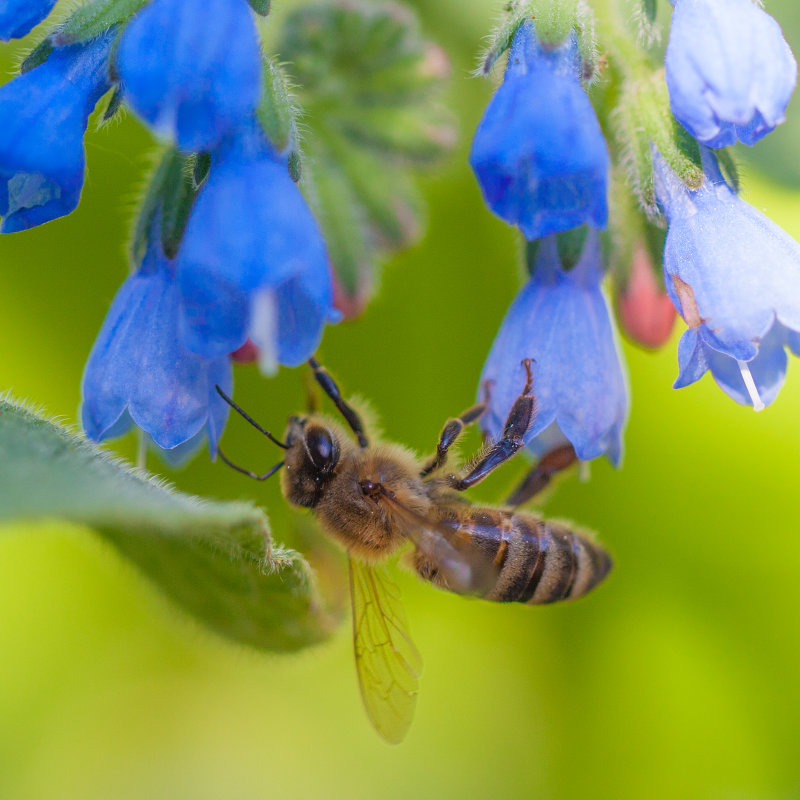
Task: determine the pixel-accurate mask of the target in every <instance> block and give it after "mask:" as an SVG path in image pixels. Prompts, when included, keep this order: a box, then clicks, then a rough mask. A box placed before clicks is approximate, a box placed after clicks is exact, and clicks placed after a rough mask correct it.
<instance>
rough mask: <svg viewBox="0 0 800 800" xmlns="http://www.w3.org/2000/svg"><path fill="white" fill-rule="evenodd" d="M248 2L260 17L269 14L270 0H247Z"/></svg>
mask: <svg viewBox="0 0 800 800" xmlns="http://www.w3.org/2000/svg"><path fill="white" fill-rule="evenodd" d="M248 2H249V3H250V7H251V8H252V9H253V11H255V12H256V14H260V15H261V16H262V17H266V16H267V14H269V10H270V7H271V5H272V0H248Z"/></svg>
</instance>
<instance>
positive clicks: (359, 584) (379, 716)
mask: <svg viewBox="0 0 800 800" xmlns="http://www.w3.org/2000/svg"><path fill="white" fill-rule="evenodd" d="M350 594H351V596H352V601H353V646H354V649H355V656H356V671H357V672H358V683H359V686H360V687H361V697H362V698H363V700H364V706H365V708H366V709H367V716H369V718H370V721H371V722H372V724H373V725H374V726H375V730H377V731H378V733H379V734H380V735H381V736H382V737H383V738H384V739H385V740H386V741H387V742H389V743H391V744H397V743H399V742H401V741H402V740H403V738H404V737H405V735H406V732H407V731H408V728H409V726H410V725H411V719H412V718H413V716H414V707H415V705H416V703H417V692H418V691H419V675H420V672H421V671H422V659H421V658H420V655H419V653H418V652H417V648H416V647H415V646H414V643H413V642H412V641H411V637H410V636H409V633H408V623H407V622H406V616H405V613H404V612H403V607H402V605H401V604H400V592H399V590H398V588H397V587H396V586H395V585H394V584H393V583H392V582H391V581H390V580H389V579H388V578H387V577H386V575H385V574H383V573H382V572H379V571H378V570H376V569H374V568H373V567H371V566H370V565H369V564H365V563H363V562H361V561H355V560H353V559H350Z"/></svg>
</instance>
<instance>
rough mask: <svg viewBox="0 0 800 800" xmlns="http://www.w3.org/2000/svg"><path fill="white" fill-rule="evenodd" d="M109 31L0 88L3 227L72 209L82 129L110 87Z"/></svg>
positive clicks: (80, 168) (80, 169) (20, 226)
mask: <svg viewBox="0 0 800 800" xmlns="http://www.w3.org/2000/svg"><path fill="white" fill-rule="evenodd" d="M113 38H114V33H113V31H110V32H108V33H105V34H103V35H102V36H98V37H97V38H96V39H92V40H91V41H89V42H85V43H82V44H76V45H70V46H69V47H59V48H56V49H55V50H54V51H53V52H52V53H51V55H50V57H49V58H48V59H47V60H46V61H45V62H44V63H43V64H40V65H39V66H38V67H35V68H34V69H32V70H30V71H29V72H25V73H23V74H22V75H19V76H18V77H16V78H14V80H12V81H11V82H10V83H7V84H6V85H5V86H3V87H2V89H0V216H2V217H4V219H3V224H2V226H0V231H2V232H3V233H13V232H15V231H21V230H25V229H27V228H32V227H34V226H36V225H41V224H42V223H44V222H49V221H50V220H52V219H56V218H57V217H62V216H64V215H65V214H69V213H70V212H71V211H74V210H75V208H76V207H77V205H78V202H79V200H80V196H81V189H82V188H83V173H84V168H85V157H84V152H83V134H84V132H85V131H86V125H87V122H88V119H89V114H91V113H92V109H94V107H95V105H96V104H97V101H98V100H99V99H100V97H101V96H102V95H103V94H105V92H107V91H108V89H109V88H110V87H111V82H110V78H109V74H108V52H109V48H110V47H111V42H112V41H113Z"/></svg>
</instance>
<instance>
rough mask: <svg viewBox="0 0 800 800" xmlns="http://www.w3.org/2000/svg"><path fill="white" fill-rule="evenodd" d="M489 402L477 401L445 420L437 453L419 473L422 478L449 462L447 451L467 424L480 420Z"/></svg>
mask: <svg viewBox="0 0 800 800" xmlns="http://www.w3.org/2000/svg"><path fill="white" fill-rule="evenodd" d="M486 408H487V403H476V404H475V405H474V406H472V408H468V409H467V410H466V411H464V412H463V413H462V414H460V415H459V416H457V417H453V418H452V419H449V420H447V422H445V424H444V427H443V428H442V432H441V433H440V434H439V443H438V444H437V445H436V455H434V456H433V457H432V458H431V459H429V461H428V462H427V464H425V466H424V467H423V468H422V470H421V471H420V473H419V476H420V478H427V477H428V475H430V474H431V473H433V472H436V470H438V469H441V468H442V467H443V466H444V465H445V464H446V463H447V452H448V450H450V448H451V447H452V446H453V445H454V444H455V442H456V440H457V439H458V437H459V436H461V432H462V431H463V430H464V428H466V427H467V425H471V424H472V423H473V422H476V421H477V420H479V419H480V418H481V417H482V416H483V414H484V412H485V411H486Z"/></svg>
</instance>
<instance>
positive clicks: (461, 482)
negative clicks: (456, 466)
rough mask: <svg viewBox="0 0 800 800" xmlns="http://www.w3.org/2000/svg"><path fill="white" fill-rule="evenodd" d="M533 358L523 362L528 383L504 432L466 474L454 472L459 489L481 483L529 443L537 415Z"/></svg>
mask: <svg viewBox="0 0 800 800" xmlns="http://www.w3.org/2000/svg"><path fill="white" fill-rule="evenodd" d="M532 363H533V362H532V361H531V359H529V358H526V359H525V360H524V361H523V362H522V364H523V366H524V367H525V374H526V379H525V386H524V387H523V389H522V394H520V395H519V397H517V399H516V400H515V401H514V405H513V406H511V411H509V412H508V417H506V424H505V427H504V428H503V435H502V436H501V437H500V439H498V440H497V441H496V442H495V443H494V444H492V445H490V447H489V448H488V450H487V451H486V452H485V453H484V454H483V456H482V457H481V458H480V459H479V460H478V462H477V463H476V464H475V465H474V466H473V467H472V469H471V470H470V471H469V473H468V474H467V475H465V476H464V477H463V478H457V477H456V476H453V478H452V481H451V484H450V485H451V486H452V488H453V489H455V490H456V491H457V492H463V491H465V490H466V489H469V488H470V487H471V486H474V485H475V484H476V483H480V482H481V481H482V480H483V479H484V478H485V477H486V476H487V475H489V473H491V472H493V471H494V470H496V469H497V468H498V467H499V466H500V465H501V464H504V463H505V462H506V461H508V459H509V458H511V456H513V455H514V454H515V453H516V452H517V451H518V450H520V448H522V446H523V445H524V444H525V434H526V433H527V432H528V428H530V426H531V423H532V422H533V418H534V415H535V414H536V398H535V397H534V395H533V369H532Z"/></svg>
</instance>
